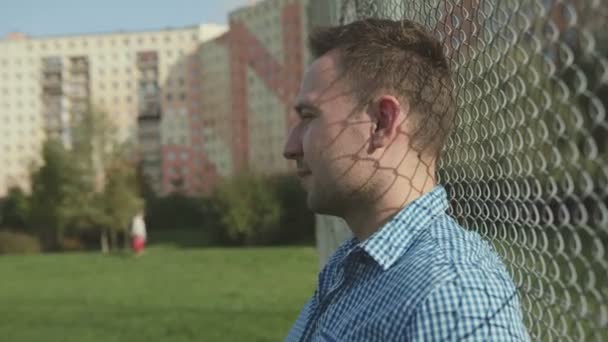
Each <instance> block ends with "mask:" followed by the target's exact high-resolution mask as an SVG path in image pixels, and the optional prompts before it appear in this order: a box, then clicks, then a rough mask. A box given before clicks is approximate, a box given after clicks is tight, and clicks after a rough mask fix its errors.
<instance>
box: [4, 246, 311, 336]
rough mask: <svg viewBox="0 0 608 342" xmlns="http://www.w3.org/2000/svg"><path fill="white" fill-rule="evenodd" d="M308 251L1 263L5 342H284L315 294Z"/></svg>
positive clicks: (76, 256)
mask: <svg viewBox="0 0 608 342" xmlns="http://www.w3.org/2000/svg"><path fill="white" fill-rule="evenodd" d="M317 267H318V261H317V256H316V253H315V250H314V249H313V248H311V247H291V248H255V249H211V248H209V249H180V248H174V247H168V246H162V245H156V246H154V247H153V248H151V249H148V250H147V254H145V255H144V256H142V257H141V258H133V257H123V256H102V255H100V254H95V253H72V254H51V255H36V256H2V257H0V275H1V278H0V279H1V280H0V340H2V341H10V342H23V341H36V342H39V341H48V342H52V341H61V342H64V341H78V342H89V341H104V342H110V341H146V342H148V341H278V340H282V339H283V338H284V337H285V335H286V334H287V331H288V330H289V327H290V325H291V323H293V321H294V320H295V318H296V316H297V314H298V312H299V310H300V308H301V307H302V305H303V304H304V303H305V301H306V300H307V299H308V297H309V296H310V295H311V294H312V292H313V290H314V287H315V281H316V274H317Z"/></svg>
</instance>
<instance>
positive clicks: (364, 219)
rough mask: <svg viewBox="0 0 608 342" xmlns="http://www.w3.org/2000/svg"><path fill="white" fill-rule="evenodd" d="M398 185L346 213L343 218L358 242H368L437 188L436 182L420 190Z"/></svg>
mask: <svg viewBox="0 0 608 342" xmlns="http://www.w3.org/2000/svg"><path fill="white" fill-rule="evenodd" d="M396 185H397V184H395V186H393V187H391V189H390V191H387V192H386V193H385V194H384V195H382V196H381V197H380V198H379V199H377V200H375V201H370V202H369V203H367V204H360V205H356V206H353V207H352V208H350V210H349V211H348V212H347V213H345V215H344V216H343V218H344V220H345V221H346V223H347V224H348V226H349V228H350V230H351V231H352V232H353V235H354V236H355V237H356V238H357V240H359V241H365V240H367V239H368V238H369V237H370V236H371V235H372V234H374V233H375V232H376V231H378V230H379V229H380V228H381V227H382V226H383V225H384V224H386V223H387V222H389V221H390V220H391V219H393V217H395V215H397V214H398V213H399V212H400V211H401V210H402V209H403V208H405V207H406V206H407V205H408V204H410V203H411V202H413V201H414V200H416V199H417V198H419V197H420V196H422V195H424V194H425V193H427V192H429V191H431V190H432V189H433V188H434V187H435V182H429V183H428V184H426V185H422V186H421V187H419V188H417V187H412V186H410V185H407V186H405V185H401V186H396Z"/></svg>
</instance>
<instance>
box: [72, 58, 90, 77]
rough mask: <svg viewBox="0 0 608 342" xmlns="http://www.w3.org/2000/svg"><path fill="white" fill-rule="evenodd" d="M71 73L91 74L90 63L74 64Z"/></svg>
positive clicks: (80, 62) (79, 62)
mask: <svg viewBox="0 0 608 342" xmlns="http://www.w3.org/2000/svg"><path fill="white" fill-rule="evenodd" d="M70 72H71V73H73V74H81V73H89V63H87V62H86V61H78V62H73V63H72V65H71V66H70Z"/></svg>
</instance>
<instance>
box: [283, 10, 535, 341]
mask: <svg viewBox="0 0 608 342" xmlns="http://www.w3.org/2000/svg"><path fill="white" fill-rule="evenodd" d="M309 45H310V48H311V51H312V53H313V56H314V57H315V58H316V59H315V61H314V62H313V63H312V65H311V66H310V67H309V69H308V71H307V72H306V74H305V76H304V79H303V81H302V85H301V89H300V93H299V95H298V99H297V101H296V102H297V104H296V106H295V109H296V112H297V114H298V116H299V121H298V123H297V124H296V125H295V127H293V128H292V130H291V132H290V134H289V137H288V141H287V142H286V145H285V152H284V154H285V157H286V158H288V159H291V160H295V161H296V164H297V169H298V175H299V177H300V178H301V181H302V183H303V186H304V188H305V189H306V191H307V202H308V205H309V207H310V208H311V209H312V210H313V211H314V212H316V213H319V214H327V215H335V216H339V217H342V218H343V219H344V220H345V221H346V222H347V223H348V225H349V227H350V229H351V230H352V232H353V234H354V238H353V239H352V240H349V241H347V242H345V243H344V244H343V245H342V246H340V247H339V248H338V250H337V251H336V253H335V254H334V255H333V256H332V257H331V258H330V260H329V262H328V264H327V265H326V266H325V267H324V269H323V270H322V271H321V272H320V274H319V277H318V285H317V289H316V291H315V293H314V295H313V296H312V298H311V299H310V300H309V302H308V303H307V304H306V305H305V306H304V308H303V310H302V312H301V313H300V316H299V318H298V319H297V321H296V323H295V324H294V326H293V327H292V329H291V331H290V332H289V335H288V336H287V341H365V342H373V341H454V340H471V341H520V340H528V339H529V338H528V335H527V333H526V330H525V327H524V325H523V323H522V315H521V311H520V304H519V300H518V297H517V291H516V288H515V286H514V285H513V282H512V280H511V279H510V277H509V274H508V272H507V270H506V268H505V267H504V265H503V263H502V262H501V261H500V259H499V257H498V256H497V255H496V254H495V252H494V251H493V250H492V248H491V247H490V246H489V245H488V244H487V243H486V242H484V241H482V240H481V238H480V237H479V236H478V235H477V234H476V233H473V232H468V231H466V230H464V229H463V228H462V227H460V226H459V225H458V224H457V223H456V221H454V220H453V219H452V218H451V217H450V216H448V214H447V213H446V210H447V209H448V201H447V196H446V191H445V190H444V189H443V188H442V187H441V186H439V185H437V183H436V176H435V171H436V168H437V162H438V159H439V156H440V152H441V149H442V147H443V145H444V144H445V143H446V141H447V138H448V135H449V133H450V131H451V129H452V126H453V121H454V115H455V104H454V101H453V97H452V88H453V87H452V86H451V82H450V72H449V67H448V63H447V61H446V58H445V56H444V54H443V50H442V45H441V44H440V43H439V42H438V41H437V40H436V39H435V38H434V37H433V35H432V34H430V33H428V32H426V31H425V30H424V28H423V27H422V26H420V25H417V24H414V23H412V22H409V21H401V22H396V21H390V20H380V19H368V20H362V21H357V22H354V23H352V24H349V25H345V26H341V27H332V28H326V29H320V30H317V31H316V32H315V33H313V34H312V35H311V37H310V41H309Z"/></svg>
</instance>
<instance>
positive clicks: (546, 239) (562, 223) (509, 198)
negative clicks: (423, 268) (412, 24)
mask: <svg viewBox="0 0 608 342" xmlns="http://www.w3.org/2000/svg"><path fill="white" fill-rule="evenodd" d="M339 15H340V18H339V21H340V23H342V24H344V23H348V22H352V21H354V20H356V19H361V18H369V17H376V18H389V19H395V20H398V19H409V20H413V21H416V22H418V23H421V24H424V25H425V26H427V27H428V28H429V29H431V30H432V31H433V32H434V33H435V34H436V35H437V36H438V37H439V38H440V39H441V41H442V42H443V43H444V49H445V52H446V54H447V56H448V58H449V60H450V63H451V68H452V73H453V80H454V83H455V87H456V99H457V103H458V114H457V119H456V129H455V131H454V133H453V134H452V136H451V138H450V140H449V142H448V145H447V147H446V149H445V152H444V154H443V156H442V160H441V162H440V170H439V180H440V182H441V183H442V184H444V185H445V187H446V189H447V190H448V193H449V195H450V199H451V209H450V210H451V213H452V215H453V216H454V217H456V218H457V219H458V221H459V222H460V223H461V224H462V225H463V226H464V227H466V228H468V229H471V230H475V231H477V232H478V233H480V234H481V235H482V236H483V237H485V238H486V239H487V240H489V241H491V243H492V244H493V245H494V247H495V249H496V250H497V252H498V253H499V254H500V255H501V256H502V258H503V260H504V261H505V263H506V264H507V266H508V268H509V271H510V273H511V275H512V277H513V280H514V282H515V284H516V286H517V287H518V290H519V294H520V298H521V305H522V311H523V313H524V319H525V323H526V326H527V329H528V332H529V334H530V336H531V338H532V339H533V340H546V341H553V340H560V341H562V340H564V341H582V340H590V341H606V340H608V285H607V284H608V277H607V276H606V274H607V273H608V261H607V257H606V249H607V246H608V208H607V205H608V147H607V145H608V144H607V141H608V120H607V118H606V108H607V107H608V31H606V30H605V29H604V30H602V25H603V24H605V23H608V3H607V2H606V1H600V0H596V1H575V0H543V1H540V0H536V1H534V0H502V1H501V0H384V1H375V0H344V1H341V7H340V11H339Z"/></svg>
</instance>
